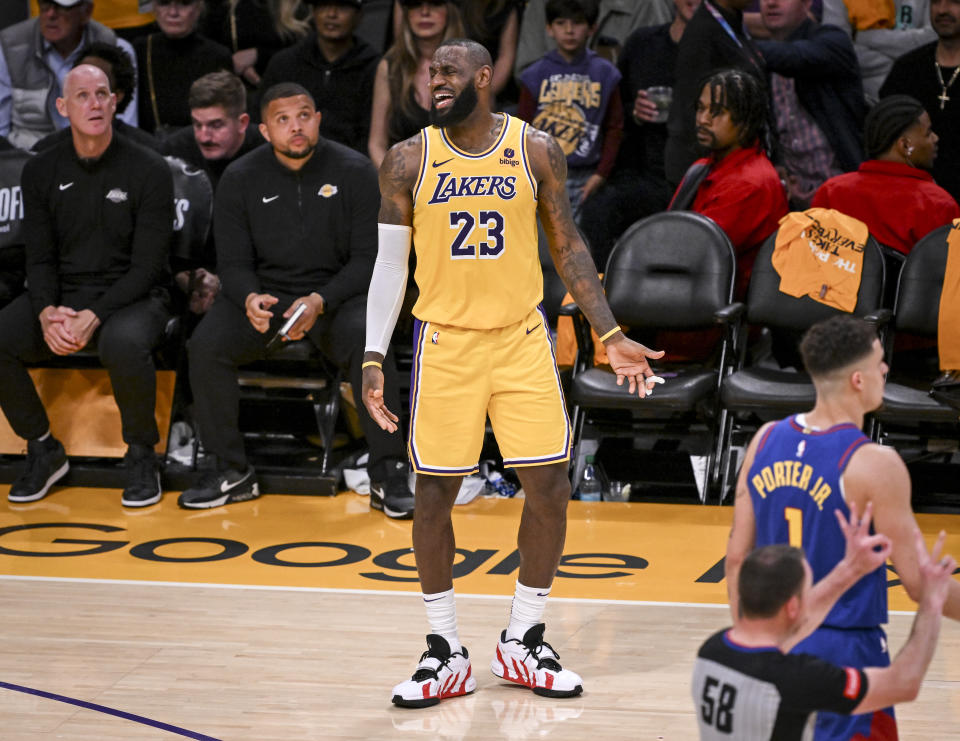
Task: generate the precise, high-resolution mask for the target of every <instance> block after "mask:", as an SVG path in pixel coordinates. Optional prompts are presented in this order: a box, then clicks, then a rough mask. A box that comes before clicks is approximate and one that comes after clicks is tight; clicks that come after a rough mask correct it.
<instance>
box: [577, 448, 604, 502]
mask: <svg viewBox="0 0 960 741" xmlns="http://www.w3.org/2000/svg"><path fill="white" fill-rule="evenodd" d="M602 489H603V487H602V486H601V485H600V479H598V478H597V471H596V468H594V465H593V456H592V455H588V456H587V467H586V468H584V469H583V478H582V479H580V486H579V487H578V491H579V493H580V501H581V502H599V501H600V492H601V490H602Z"/></svg>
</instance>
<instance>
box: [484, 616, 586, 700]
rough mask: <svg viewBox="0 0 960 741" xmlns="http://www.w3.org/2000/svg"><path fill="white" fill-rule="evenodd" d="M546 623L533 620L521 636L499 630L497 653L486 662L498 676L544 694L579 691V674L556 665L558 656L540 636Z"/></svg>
mask: <svg viewBox="0 0 960 741" xmlns="http://www.w3.org/2000/svg"><path fill="white" fill-rule="evenodd" d="M545 628H546V626H545V625H544V624H543V623H537V624H536V625H534V626H533V627H532V628H530V630H528V631H527V632H526V633H524V634H523V640H522V641H518V640H517V639H516V638H510V639H508V638H507V631H503V632H502V633H501V634H500V642H499V643H497V657H496V658H495V659H494V660H493V661H491V662H490V671H492V672H493V673H494V674H495V675H496V676H498V677H500V678H501V679H505V680H507V681H508V682H514V683H516V684H522V685H524V686H525V687H529V688H530V689H532V690H533V691H534V693H535V694H537V695H543V696H544V697H573V696H574V695H579V694H580V693H581V692H583V680H582V679H580V675H579V674H577V673H575V672H572V671H569V670H568V669H564V668H563V667H562V666H560V662H559V660H558V659H559V658H560V657H559V656H558V655H557V652H556V651H554V650H553V647H552V646H551V645H550V644H549V643H547V642H546V641H544V640H543V631H544V629H545Z"/></svg>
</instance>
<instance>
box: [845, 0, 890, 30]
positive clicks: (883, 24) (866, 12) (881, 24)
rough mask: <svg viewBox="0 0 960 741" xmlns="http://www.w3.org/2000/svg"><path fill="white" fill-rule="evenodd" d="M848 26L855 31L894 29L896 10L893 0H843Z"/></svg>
mask: <svg viewBox="0 0 960 741" xmlns="http://www.w3.org/2000/svg"><path fill="white" fill-rule="evenodd" d="M843 2H844V4H845V5H846V6H847V17H848V18H850V26H851V28H852V29H853V30H854V32H856V31H866V30H867V29H870V28H895V27H896V25H897V9H896V8H895V7H894V4H893V0H843Z"/></svg>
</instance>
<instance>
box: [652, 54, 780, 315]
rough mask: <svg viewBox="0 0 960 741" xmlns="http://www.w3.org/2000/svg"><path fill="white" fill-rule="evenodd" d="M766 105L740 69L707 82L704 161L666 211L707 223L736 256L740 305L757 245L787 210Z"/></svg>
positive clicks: (700, 131)
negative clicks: (768, 147) (770, 146)
mask: <svg viewBox="0 0 960 741" xmlns="http://www.w3.org/2000/svg"><path fill="white" fill-rule="evenodd" d="M767 105H768V104H767V94H766V91H765V89H764V87H763V85H762V84H761V82H760V81H759V80H758V79H757V78H756V77H754V76H753V75H751V74H749V73H747V72H743V71H742V70H737V69H726V70H720V71H719V72H715V73H713V74H711V75H710V76H709V77H707V78H706V79H705V80H704V82H703V84H702V85H701V86H700V98H699V100H698V101H697V114H696V116H697V128H696V131H697V142H698V143H699V144H700V146H701V147H705V148H706V149H708V150H709V154H708V155H707V156H706V157H703V158H701V159H698V160H697V161H696V162H694V163H693V165H691V166H690V169H688V170H687V173H686V174H685V175H684V176H683V180H682V181H681V182H680V186H679V187H678V188H677V192H676V193H675V194H674V196H673V200H672V201H671V203H670V207H669V210H671V211H678V210H683V209H685V210H689V211H696V212H697V213H700V214H703V215H704V216H709V217H710V218H711V219H713V220H714V221H715V222H717V224H718V225H719V226H720V228H721V229H723V231H724V232H725V233H726V235H727V236H728V237H729V238H730V241H731V242H732V243H733V248H734V251H735V252H736V253H737V283H736V291H735V294H736V298H737V299H743V298H744V297H745V296H746V292H747V284H748V283H749V282H750V273H751V271H752V269H753V261H754V259H755V258H756V256H757V252H758V251H759V249H760V245H762V244H763V242H764V240H766V238H767V237H769V236H770V235H771V234H773V233H774V232H775V231H776V230H777V227H778V226H779V223H780V219H781V218H783V216H784V215H785V214H786V213H787V211H788V210H789V209H788V206H787V197H786V194H785V192H784V188H783V184H782V183H781V182H780V176H779V175H778V174H777V171H776V169H774V166H773V164H772V163H771V162H770V159H769V158H768V157H767V153H766V151H765V149H764V145H763V143H764V141H765V140H766V139H767V121H768V119H769V115H768V112H767Z"/></svg>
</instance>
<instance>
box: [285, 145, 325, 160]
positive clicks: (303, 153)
mask: <svg viewBox="0 0 960 741" xmlns="http://www.w3.org/2000/svg"><path fill="white" fill-rule="evenodd" d="M316 148H317V145H316V144H308V145H307V146H306V147H304V148H303V149H300V150H294V149H281V148H280V147H275V149H276V150H277V152H279V153H280V154H282V155H283V156H284V157H289V158H290V159H292V160H302V159H306V158H307V157H309V156H310V155H311V154H313V150H314V149H316Z"/></svg>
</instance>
